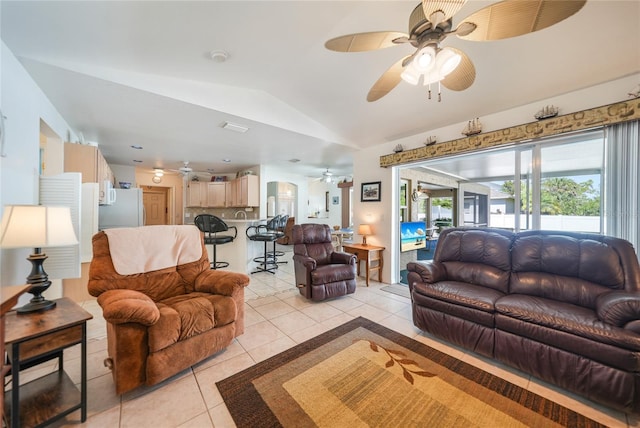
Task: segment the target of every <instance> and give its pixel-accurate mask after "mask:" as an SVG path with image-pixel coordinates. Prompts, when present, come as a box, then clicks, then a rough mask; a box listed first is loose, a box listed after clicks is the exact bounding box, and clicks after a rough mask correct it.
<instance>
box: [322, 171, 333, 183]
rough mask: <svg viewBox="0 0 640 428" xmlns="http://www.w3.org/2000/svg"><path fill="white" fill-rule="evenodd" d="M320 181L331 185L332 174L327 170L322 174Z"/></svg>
mask: <svg viewBox="0 0 640 428" xmlns="http://www.w3.org/2000/svg"><path fill="white" fill-rule="evenodd" d="M322 181H324V182H325V183H331V182H332V181H333V174H332V173H331V172H330V171H329V168H327V170H326V171H325V172H323V173H322Z"/></svg>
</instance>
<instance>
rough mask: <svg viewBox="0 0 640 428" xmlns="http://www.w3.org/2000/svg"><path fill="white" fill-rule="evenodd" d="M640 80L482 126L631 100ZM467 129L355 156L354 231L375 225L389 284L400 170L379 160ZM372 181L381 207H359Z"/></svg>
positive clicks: (528, 108) (489, 119)
mask: <svg viewBox="0 0 640 428" xmlns="http://www.w3.org/2000/svg"><path fill="white" fill-rule="evenodd" d="M639 80H640V73H637V74H635V75H632V76H628V77H625V78H622V79H618V80H614V81H611V82H608V83H604V84H601V85H597V86H593V87H590V88H585V89H582V90H579V91H575V92H571V93H567V94H563V95H558V96H556V97H553V98H549V99H543V100H539V101H538V102H535V103H531V104H528V105H523V106H520V107H516V108H514V109H511V110H508V111H504V112H498V113H495V114H492V115H489V116H486V117H481V118H480V121H481V122H482V124H483V129H484V131H485V132H487V131H493V130H497V129H502V128H506V127H510V126H515V125H519V124H522V123H528V122H532V121H533V115H534V114H535V112H536V111H538V110H539V109H540V108H541V107H542V106H545V105H548V104H553V105H555V106H558V107H559V108H560V114H567V113H571V112H574V111H580V110H586V109H589V108H594V107H599V106H602V105H606V104H611V103H615V102H618V101H624V100H627V99H628V95H627V94H628V92H629V91H630V90H632V89H633V88H634V87H635V86H637V84H638V81H639ZM516 96H517V95H516ZM425 102H427V101H425ZM465 125H466V122H460V123H457V124H453V125H449V126H446V127H443V128H438V129H434V130H428V131H425V132H423V133H421V134H417V135H414V136H411V137H405V138H401V139H398V140H394V141H389V142H388V143H385V144H381V145H379V146H376V147H371V148H369V149H365V150H362V151H359V152H356V153H354V164H353V177H354V182H353V184H354V206H353V211H354V218H353V219H354V220H353V222H354V227H355V228H357V227H358V225H359V224H360V223H371V224H372V225H373V227H374V236H371V237H368V238H367V242H368V243H369V244H374V245H380V246H383V247H385V248H386V250H385V251H384V254H383V256H384V268H383V272H382V279H383V281H384V282H388V283H391V282H395V281H397V280H398V276H397V275H398V272H399V269H398V263H399V262H398V254H399V249H398V247H399V244H398V238H397V233H398V231H397V229H398V213H397V204H396V203H395V202H397V200H398V178H397V170H398V168H397V167H395V168H381V167H380V166H379V165H380V156H382V155H388V154H390V153H393V148H394V147H395V146H396V145H397V144H402V146H403V147H404V148H405V150H407V149H412V148H417V147H421V146H422V144H423V141H424V140H425V139H426V138H427V137H428V136H430V135H435V136H436V137H437V139H438V141H449V140H453V139H457V138H460V137H461V131H462V129H463V128H464V126H465ZM416 127H418V126H416ZM370 181H381V182H382V191H381V201H380V202H360V185H361V183H363V182H370ZM392 249H393V251H392Z"/></svg>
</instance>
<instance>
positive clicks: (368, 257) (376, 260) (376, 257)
mask: <svg viewBox="0 0 640 428" xmlns="http://www.w3.org/2000/svg"><path fill="white" fill-rule="evenodd" d="M342 248H343V251H344V252H346V253H351V254H355V255H356V257H357V258H358V262H357V263H358V276H360V262H361V261H364V262H365V267H366V278H367V287H368V286H369V278H370V276H371V272H372V271H373V272H376V271H377V272H378V282H380V281H382V265H383V260H382V252H383V251H384V247H378V246H376V245H363V244H343V245H342Z"/></svg>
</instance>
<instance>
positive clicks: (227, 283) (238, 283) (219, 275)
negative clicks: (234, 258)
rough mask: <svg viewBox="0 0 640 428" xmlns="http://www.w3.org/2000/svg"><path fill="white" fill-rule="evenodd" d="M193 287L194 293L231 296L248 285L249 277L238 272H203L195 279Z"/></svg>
mask: <svg viewBox="0 0 640 428" xmlns="http://www.w3.org/2000/svg"><path fill="white" fill-rule="evenodd" d="M194 285H195V291H200V292H203V293H211V294H221V295H223V296H233V294H234V293H235V292H236V290H240V289H242V288H243V287H246V286H247V285H249V276H247V275H245V274H244V273H238V272H228V271H222V270H205V271H203V272H202V273H200V275H198V276H197V277H196V281H195V284H194Z"/></svg>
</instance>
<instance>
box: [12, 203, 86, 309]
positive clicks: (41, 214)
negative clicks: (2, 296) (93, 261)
mask: <svg viewBox="0 0 640 428" xmlns="http://www.w3.org/2000/svg"><path fill="white" fill-rule="evenodd" d="M77 243H78V240H77V239H76V234H75V232H74V230H73V224H72V223H71V210H70V209H69V207H52V206H44V205H8V206H6V207H5V209H4V214H3V216H2V226H1V228H0V247H1V248H34V251H33V254H31V255H30V256H29V257H28V258H27V260H29V261H30V262H31V265H32V266H31V274H30V275H29V276H28V277H27V284H29V285H31V288H30V289H29V293H30V294H32V295H33V298H32V299H31V301H30V302H29V303H27V304H26V305H24V306H22V307H20V308H18V309H17V312H18V313H29V312H35V311H44V310H48V309H53V308H54V307H55V306H56V303H55V302H52V301H49V300H46V299H45V298H44V297H43V296H42V293H44V291H45V290H46V289H47V288H49V286H50V285H51V281H49V277H48V275H47V273H46V272H45V271H44V268H43V266H42V264H43V262H44V261H45V260H46V259H47V255H46V254H44V253H43V252H42V248H45V247H64V246H68V245H74V244H77Z"/></svg>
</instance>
